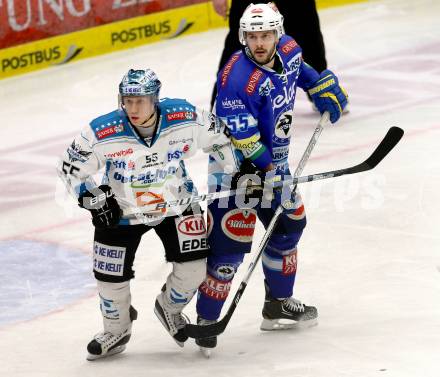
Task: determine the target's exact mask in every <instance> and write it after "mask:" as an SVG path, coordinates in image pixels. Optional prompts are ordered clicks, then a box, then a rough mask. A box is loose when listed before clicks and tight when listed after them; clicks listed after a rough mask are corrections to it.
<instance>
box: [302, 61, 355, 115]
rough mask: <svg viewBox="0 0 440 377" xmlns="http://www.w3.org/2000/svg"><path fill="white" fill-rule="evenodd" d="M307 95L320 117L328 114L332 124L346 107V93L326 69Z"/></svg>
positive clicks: (333, 75) (332, 74)
mask: <svg viewBox="0 0 440 377" xmlns="http://www.w3.org/2000/svg"><path fill="white" fill-rule="evenodd" d="M308 93H309V94H310V97H311V98H312V100H313V102H314V104H315V105H316V107H317V108H318V110H319V112H320V113H321V115H322V114H323V113H324V112H325V111H328V112H329V113H330V121H331V122H332V123H335V122H336V121H337V120H338V119H339V118H340V116H341V115H342V111H343V110H344V108H345V106H347V99H348V96H347V92H346V91H345V89H344V88H343V87H342V86H340V85H339V81H338V78H337V77H336V76H335V74H334V73H333V72H332V71H329V70H328V69H326V70H325V71H323V72H322V73H321V75H320V78H319V80H318V81H317V82H316V83H315V84H313V86H312V87H311V88H310V89H309V90H308Z"/></svg>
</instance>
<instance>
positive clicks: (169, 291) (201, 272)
mask: <svg viewBox="0 0 440 377" xmlns="http://www.w3.org/2000/svg"><path fill="white" fill-rule="evenodd" d="M205 276H206V259H198V260H195V261H192V262H184V263H176V262H174V263H173V271H172V272H171V273H170V274H169V275H168V278H167V283H166V295H167V297H168V298H169V301H170V302H171V303H173V304H174V305H181V306H185V305H186V304H188V302H189V301H191V299H192V297H193V296H194V294H195V293H196V291H197V288H198V287H199V285H200V284H201V283H202V282H203V279H205Z"/></svg>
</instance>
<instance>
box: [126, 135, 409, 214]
mask: <svg viewBox="0 0 440 377" xmlns="http://www.w3.org/2000/svg"><path fill="white" fill-rule="evenodd" d="M402 136H403V130H402V129H401V128H399V127H391V128H390V129H389V130H388V132H387V134H386V135H385V137H384V138H383V140H382V141H381V142H380V144H379V145H378V146H377V148H376V149H375V150H374V152H373V153H372V154H371V155H370V157H368V158H367V159H366V160H365V161H363V162H362V163H360V164H358V165H355V166H351V167H348V168H344V169H339V170H332V171H328V172H323V173H318V174H311V175H305V176H302V177H298V178H293V179H291V180H286V181H283V182H277V183H275V184H274V186H273V187H274V188H279V187H281V186H283V185H297V184H300V183H305V182H312V181H319V180H322V179H328V178H334V177H340V176H342V175H347V174H355V173H361V172H364V171H367V170H371V169H373V168H375V167H376V166H377V165H378V164H379V163H380V162H381V161H382V160H383V159H384V158H385V156H386V155H387V154H388V153H389V152H390V151H391V150H392V149H393V148H394V147H395V146H396V144H397V143H398V142H399V140H400V139H401V138H402ZM245 193H246V189H238V190H228V191H220V192H212V193H208V194H202V195H197V196H191V197H188V198H184V199H180V200H173V201H169V202H162V203H159V204H155V205H153V206H144V207H142V210H143V211H142V212H140V209H136V211H133V213H137V214H142V213H148V212H149V211H158V210H161V209H162V208H172V207H178V206H183V205H190V204H193V203H200V202H203V201H205V200H215V199H221V198H226V197H228V196H233V195H240V194H245ZM118 200H119V198H118ZM130 213H132V212H130V210H127V211H125V210H124V214H130Z"/></svg>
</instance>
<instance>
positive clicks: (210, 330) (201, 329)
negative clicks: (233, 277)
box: [185, 111, 330, 338]
mask: <svg viewBox="0 0 440 377" xmlns="http://www.w3.org/2000/svg"><path fill="white" fill-rule="evenodd" d="M329 118H330V114H329V113H328V112H327V111H326V112H325V113H324V114H323V115H322V117H321V119H320V120H319V122H318V125H317V126H316V128H315V131H314V132H313V135H312V138H311V139H310V141H309V143H308V144H307V148H306V150H305V151H304V153H303V155H302V157H301V160H300V161H299V163H298V166H297V167H296V169H295V173H294V177H298V176H299V175H300V174H301V173H302V171H303V170H304V167H305V166H306V163H307V161H308V160H309V158H310V155H311V154H312V151H313V148H314V147H315V145H316V142H317V141H318V138H319V136H320V135H321V132H322V130H323V127H324V124H326V123H327V122H328V121H329ZM295 190H296V184H295V185H294V186H293V187H292V193H293V192H294V191H295ZM283 211H284V209H283V207H282V206H281V205H279V206H278V207H277V209H276V210H275V213H274V215H273V216H272V219H271V220H270V222H269V225H268V226H267V228H266V231H265V233H264V236H263V238H262V240H261V242H260V245H259V246H258V250H257V252H256V253H255V255H254V257H253V258H252V261H251V263H250V264H249V267H248V270H247V272H246V274H245V276H244V278H243V280H242V281H241V283H240V286H239V287H238V289H237V292H236V293H235V296H234V299H233V300H232V303H231V305H229V308H228V310H227V312H226V314H225V315H224V317H223V318H222V319H221V320H220V321H218V322H217V323H214V324H211V325H207V326H199V325H192V324H187V325H186V326H185V333H186V334H187V335H188V336H189V337H191V338H206V337H210V336H216V335H219V334H221V333H222V332H223V331H225V329H226V326H227V325H228V323H229V321H230V319H231V317H232V314H234V312H235V309H236V307H237V305H238V303H239V302H240V299H241V296H242V295H243V293H244V291H245V289H246V287H247V283H248V281H249V279H250V277H251V276H252V273H253V272H254V269H255V267H256V266H257V263H258V261H259V259H260V258H261V255H262V254H263V251H264V249H265V248H266V246H267V243H268V242H269V238H270V237H271V236H272V233H273V231H274V229H275V227H276V225H277V224H278V220H279V218H280V216H281V214H282V213H283Z"/></svg>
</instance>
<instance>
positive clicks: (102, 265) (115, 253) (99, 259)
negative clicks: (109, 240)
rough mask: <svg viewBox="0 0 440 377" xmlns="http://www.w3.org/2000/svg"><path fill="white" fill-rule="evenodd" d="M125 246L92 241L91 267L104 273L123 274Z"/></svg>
mask: <svg viewBox="0 0 440 377" xmlns="http://www.w3.org/2000/svg"><path fill="white" fill-rule="evenodd" d="M125 252H126V248H125V247H120V246H109V245H104V244H102V243H100V242H96V241H95V243H94V252H93V269H94V270H95V271H97V272H100V273H102V274H105V275H113V276H123V274H124V261H125Z"/></svg>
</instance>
